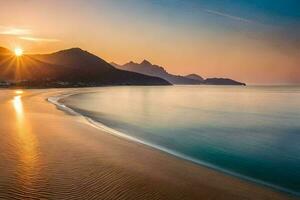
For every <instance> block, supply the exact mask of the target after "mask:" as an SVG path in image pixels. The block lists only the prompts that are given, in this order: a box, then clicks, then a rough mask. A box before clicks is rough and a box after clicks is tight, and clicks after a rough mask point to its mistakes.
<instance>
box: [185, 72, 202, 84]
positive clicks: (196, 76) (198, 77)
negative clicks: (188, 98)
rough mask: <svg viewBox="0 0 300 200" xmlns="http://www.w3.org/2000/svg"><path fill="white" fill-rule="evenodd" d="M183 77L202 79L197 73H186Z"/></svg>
mask: <svg viewBox="0 0 300 200" xmlns="http://www.w3.org/2000/svg"><path fill="white" fill-rule="evenodd" d="M185 77H186V78H189V79H193V80H198V81H201V82H203V81H204V79H203V78H202V77H201V76H199V75H198V74H189V75H186V76H185Z"/></svg>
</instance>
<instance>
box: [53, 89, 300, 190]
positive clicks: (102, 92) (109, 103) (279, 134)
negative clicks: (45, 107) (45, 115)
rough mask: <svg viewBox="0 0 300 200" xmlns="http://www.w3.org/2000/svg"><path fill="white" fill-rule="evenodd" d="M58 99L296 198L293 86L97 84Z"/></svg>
mask: <svg viewBox="0 0 300 200" xmlns="http://www.w3.org/2000/svg"><path fill="white" fill-rule="evenodd" d="M59 102H60V103H61V104H63V105H64V106H66V107H67V108H70V109H72V110H73V111H74V112H76V113H79V114H81V115H82V116H84V117H86V118H87V119H88V120H89V121H90V122H91V123H93V125H95V124H96V125H97V126H99V127H100V128H101V127H102V128H104V129H106V130H107V131H108V132H110V133H112V134H115V135H118V136H120V137H124V138H127V139H130V140H133V141H135V142H140V143H143V144H145V145H149V146H151V147H153V148H156V149H159V150H161V151H164V152H166V153H169V154H172V155H174V156H177V157H179V158H182V159H186V160H189V161H191V162H194V163H196V164H199V165H202V166H206V167H209V168H212V169H216V170H219V171H221V172H224V173H227V174H230V175H233V176H237V177H239V178H241V179H247V180H249V181H252V182H255V183H258V184H262V185H265V186H268V187H272V188H274V189H277V190H281V191H284V192H287V193H293V194H296V195H300V87H299V86H245V87H244V86H204V85H200V86H120V87H100V88H93V89H89V90H80V89H79V90H77V92H74V93H73V94H72V95H68V96H67V97H64V98H61V99H60V100H59ZM87 134H88V133H87ZM136 154H139V152H136Z"/></svg>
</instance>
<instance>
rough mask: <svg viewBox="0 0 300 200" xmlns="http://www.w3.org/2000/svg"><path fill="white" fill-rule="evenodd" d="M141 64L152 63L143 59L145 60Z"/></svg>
mask: <svg viewBox="0 0 300 200" xmlns="http://www.w3.org/2000/svg"><path fill="white" fill-rule="evenodd" d="M141 65H152V64H151V63H150V62H149V61H148V60H143V62H141Z"/></svg>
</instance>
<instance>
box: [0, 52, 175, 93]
mask: <svg viewBox="0 0 300 200" xmlns="http://www.w3.org/2000/svg"><path fill="white" fill-rule="evenodd" d="M0 81H7V82H11V83H14V84H15V85H18V86H28V87H79V86H102V85H171V84H170V83H169V82H168V81H166V80H164V79H161V78H158V77H152V76H147V75H144V74H139V73H135V72H129V71H124V70H119V69H116V68H115V67H113V66H111V65H110V64H109V63H107V62H106V61H104V60H103V59H101V58H99V57H97V56H95V55H93V54H91V53H89V52H87V51H84V50H82V49H80V48H72V49H67V50H62V51H58V52H55V53H52V54H37V55H33V54H31V55H23V56H20V57H16V56H15V55H14V54H13V53H12V52H11V51H10V50H8V49H6V48H2V47H0Z"/></svg>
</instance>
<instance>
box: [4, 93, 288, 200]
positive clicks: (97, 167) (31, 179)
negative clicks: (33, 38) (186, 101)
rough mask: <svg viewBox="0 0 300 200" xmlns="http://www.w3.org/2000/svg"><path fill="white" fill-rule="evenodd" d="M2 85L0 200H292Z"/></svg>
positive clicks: (44, 95)
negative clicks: (99, 126)
mask: <svg viewBox="0 0 300 200" xmlns="http://www.w3.org/2000/svg"><path fill="white" fill-rule="evenodd" d="M72 90H73V89H49V90H23V91H22V92H21V91H19V92H17V90H6V89H2V90H0V108H1V115H0V123H1V125H0V137H1V138H0V199H172V200H173V199H272V200H276V199H293V197H291V196H289V195H286V194H283V193H280V192H277V191H275V190H272V189H270V188H267V187H263V186H260V185H257V184H254V183H251V182H248V181H244V180H240V179H238V178H235V177H232V176H229V175H226V174H223V173H220V172H217V171H215V170H211V169H208V168H205V167H201V166H198V165H196V164H193V163H191V162H188V161H185V160H182V159H179V158H176V157H174V156H171V155H168V154H166V153H163V152H160V151H158V150H155V149H153V148H150V147H147V146H145V145H142V144H138V143H134V142H132V141H128V140H125V139H122V138H119V137H116V136H113V135H111V134H109V133H106V132H104V131H101V130H99V129H96V128H94V127H93V126H91V125H90V124H89V123H88V122H87V121H86V120H85V119H84V118H83V117H80V116H76V115H71V114H68V113H66V112H64V111H62V110H59V109H57V108H56V106H55V105H53V104H51V103H49V102H48V101H47V100H46V99H47V98H48V97H50V96H56V95H59V94H62V93H67V92H69V91H72Z"/></svg>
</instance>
